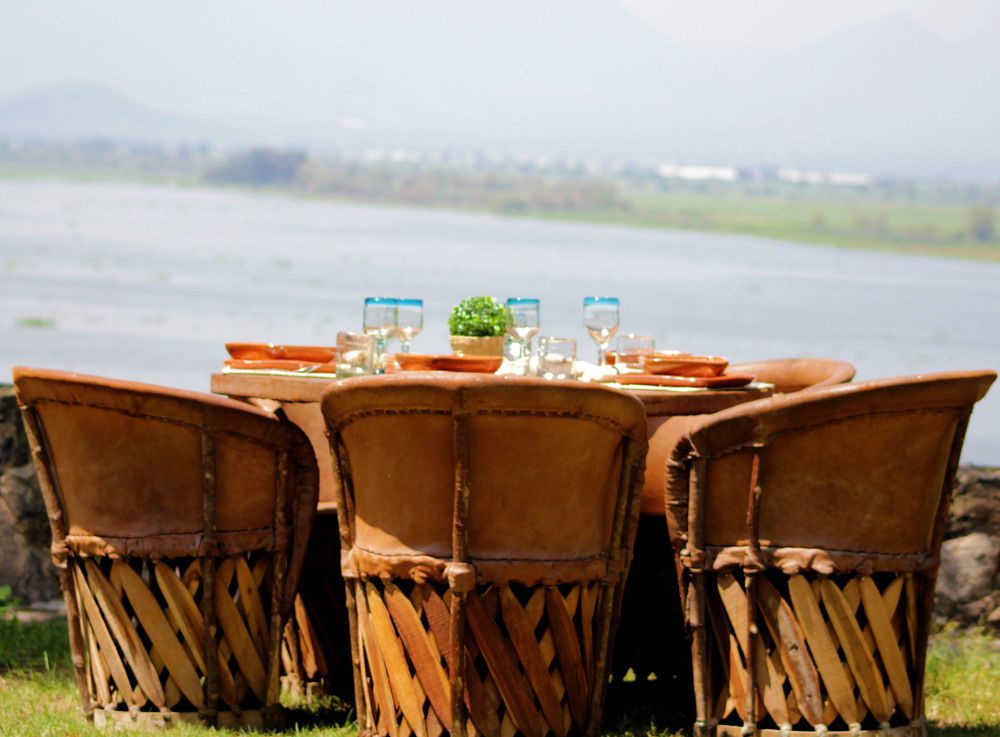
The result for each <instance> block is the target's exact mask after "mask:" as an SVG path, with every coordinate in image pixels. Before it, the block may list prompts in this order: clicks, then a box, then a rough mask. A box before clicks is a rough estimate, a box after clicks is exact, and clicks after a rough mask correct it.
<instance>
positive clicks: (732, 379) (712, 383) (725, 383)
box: [610, 374, 755, 389]
mask: <svg viewBox="0 0 1000 737" xmlns="http://www.w3.org/2000/svg"><path fill="white" fill-rule="evenodd" d="M754 378H755V377H754V376H751V375H750V374H722V375H721V376H653V375H650V374H622V375H620V376H616V377H614V378H612V379H610V381H614V382H617V383H619V384H628V385H630V386H633V385H634V386H640V385H645V386H696V387H704V388H706V389H725V388H727V387H735V386H746V385H747V384H749V383H750V382H751V381H753V380H754Z"/></svg>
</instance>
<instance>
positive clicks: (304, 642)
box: [281, 513, 354, 703]
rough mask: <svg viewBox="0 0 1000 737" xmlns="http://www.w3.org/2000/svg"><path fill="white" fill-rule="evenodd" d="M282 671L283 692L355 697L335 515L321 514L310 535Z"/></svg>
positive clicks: (300, 695) (285, 640) (287, 629)
mask: <svg viewBox="0 0 1000 737" xmlns="http://www.w3.org/2000/svg"><path fill="white" fill-rule="evenodd" d="M281 673H282V676H281V682H282V693H284V694H287V695H289V696H291V697H294V698H297V699H304V700H305V701H306V702H307V703H308V702H309V701H310V700H311V698H312V697H313V696H315V695H331V696H336V697H338V698H340V699H342V700H344V701H347V702H351V701H353V700H354V671H353V667H352V665H351V638H350V625H349V623H348V616H347V609H346V604H345V602H344V579H343V578H341V576H340V538H339V530H338V528H337V517H336V515H335V514H329V513H328V514H321V515H319V516H318V517H317V518H316V525H315V527H314V528H313V534H312V535H311V537H310V538H309V548H308V552H307V554H306V559H305V561H304V564H303V569H302V577H301V579H300V580H299V593H298V594H297V595H296V597H295V605H294V607H293V609H292V612H291V616H290V617H289V620H288V623H287V625H286V626H285V634H284V637H283V638H282V641H281Z"/></svg>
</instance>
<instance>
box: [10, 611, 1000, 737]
mask: <svg viewBox="0 0 1000 737" xmlns="http://www.w3.org/2000/svg"><path fill="white" fill-rule="evenodd" d="M926 694H927V717H928V720H929V722H930V734H931V735H941V736H948V737H978V736H980V735H981V736H983V737H1000V641H998V640H993V639H990V638H988V637H985V636H982V635H958V634H956V633H942V634H938V635H935V636H934V637H933V638H932V641H931V647H930V651H929V653H928V658H927V685H926ZM287 706H288V707H289V713H288V720H287V725H286V728H285V730H284V731H283V732H282V734H294V735H327V736H333V737H340V736H341V735H343V736H344V737H352V736H353V735H355V734H356V733H357V729H356V726H355V724H354V723H353V721H352V715H351V712H350V710H349V709H348V708H346V707H345V706H344V705H342V704H335V703H325V704H320V705H319V706H318V707H311V708H306V707H304V706H302V705H297V704H294V703H289V704H287ZM604 721H605V731H604V735H607V736H608V737H612V736H613V737H619V736H620V737H655V736H657V735H687V734H690V718H689V717H686V716H684V715H671V714H667V715H664V714H663V713H662V710H661V711H660V712H658V711H657V709H656V708H655V705H653V706H651V705H646V706H636V705H634V704H633V705H631V706H629V705H626V704H624V703H620V702H616V701H615V700H614V698H609V703H608V708H607V709H606V712H605V720H604ZM106 734H107V731H103V730H100V729H97V728H95V727H92V726H91V725H89V724H88V723H87V722H86V721H85V720H84V719H83V717H82V716H81V714H80V711H79V696H78V693H77V689H76V683H75V681H74V679H73V675H72V670H71V666H70V660H69V644H68V641H67V636H66V624H65V621H64V620H56V621H53V622H50V623H46V624H31V625H26V624H20V623H17V622H11V621H8V620H4V619H0V735H2V736H3V737H7V736H8V735H10V736H13V735H19V736H20V735H24V736H25V737H28V736H29V735H30V736H32V737H34V736H36V735H53V736H55V735H58V736H59V737H96V736H97V735H106ZM170 734H172V735H177V736H178V737H188V736H205V737H207V736H208V735H219V734H236V733H235V732H231V731H230V730H224V729H217V730H215V729H210V728H208V727H202V726H195V725H187V724H184V725H179V726H177V727H175V728H174V729H173V730H171V731H170Z"/></svg>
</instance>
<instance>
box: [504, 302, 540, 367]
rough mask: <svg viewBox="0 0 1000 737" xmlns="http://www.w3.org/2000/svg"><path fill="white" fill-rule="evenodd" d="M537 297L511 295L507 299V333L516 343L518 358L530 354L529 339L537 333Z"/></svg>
mask: <svg viewBox="0 0 1000 737" xmlns="http://www.w3.org/2000/svg"><path fill="white" fill-rule="evenodd" d="M538 307H539V302H538V300H537V299H531V298H527V297H511V298H510V299H508V300H507V335H509V336H510V338H511V340H513V341H514V342H515V343H517V347H518V356H517V357H518V358H519V359H520V358H524V357H526V356H527V357H530V356H531V339H532V338H534V337H535V335H537V334H538V327H539V324H538V318H539V315H538Z"/></svg>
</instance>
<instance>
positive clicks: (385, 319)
mask: <svg viewBox="0 0 1000 737" xmlns="http://www.w3.org/2000/svg"><path fill="white" fill-rule="evenodd" d="M398 302H399V300H397V299H396V298H395V297H368V298H367V299H366V300H365V316H364V327H365V334H366V335H370V336H372V338H374V339H375V373H376V374H384V373H385V344H386V343H387V342H388V340H389V338H390V337H391V336H392V335H393V334H394V333H395V332H396V321H397V305H398Z"/></svg>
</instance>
